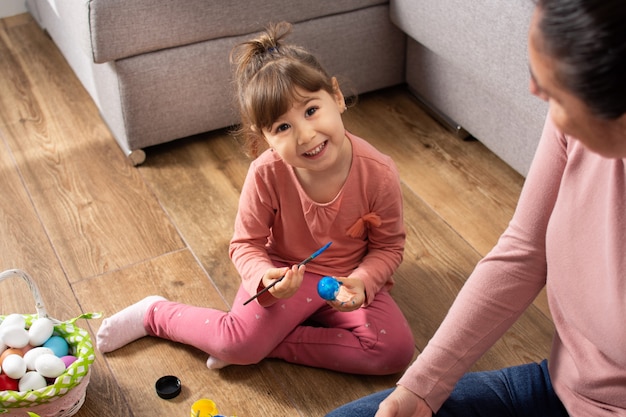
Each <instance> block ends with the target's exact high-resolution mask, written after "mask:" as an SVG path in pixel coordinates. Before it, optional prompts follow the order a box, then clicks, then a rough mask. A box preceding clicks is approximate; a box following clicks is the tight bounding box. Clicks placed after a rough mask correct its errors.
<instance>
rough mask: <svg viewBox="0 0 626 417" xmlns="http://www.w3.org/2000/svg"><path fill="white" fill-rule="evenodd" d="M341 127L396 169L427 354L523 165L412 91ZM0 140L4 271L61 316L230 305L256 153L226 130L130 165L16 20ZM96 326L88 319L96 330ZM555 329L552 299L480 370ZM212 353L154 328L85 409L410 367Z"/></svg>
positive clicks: (62, 68)
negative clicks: (24, 275) (237, 239)
mask: <svg viewBox="0 0 626 417" xmlns="http://www.w3.org/2000/svg"><path fill="white" fill-rule="evenodd" d="M345 123H346V126H347V128H348V129H349V130H351V131H352V132H353V133H355V134H357V135H360V136H362V137H364V138H366V139H368V140H369V141H371V143H373V144H374V145H375V146H377V147H378V148H379V149H380V150H381V151H383V152H384V153H387V154H389V155H390V156H392V157H393V158H394V160H395V161H396V163H397V165H398V167H399V169H400V174H401V179H402V186H403V192H404V198H405V214H406V225H407V230H408V240H407V245H406V252H405V260H404V262H403V264H402V265H401V267H400V268H399V270H398V271H397V273H396V279H397V286H396V287H395V289H394V291H393V295H394V296H395V298H396V300H397V301H398V303H399V304H400V306H401V308H402V310H403V311H404V313H405V314H406V316H407V317H408V319H409V322H410V323H411V325H412V329H413V332H414V335H415V346H416V352H417V351H419V349H421V348H423V347H424V346H425V344H426V343H427V341H428V339H429V338H430V337H431V335H432V334H433V332H434V331H435V330H436V328H437V326H438V324H439V323H440V321H441V320H442V318H443V317H444V315H445V314H446V311H447V309H448V307H449V306H450V304H451V302H452V301H453V299H454V297H455V294H456V293H457V292H458V290H459V288H460V287H461V286H462V285H463V282H464V280H465V279H466V277H467V276H468V275H469V274H470V272H471V271H472V269H473V267H474V265H475V264H476V262H477V261H478V260H479V259H480V258H481V256H483V255H484V254H485V253H486V252H487V251H488V250H489V249H490V248H491V247H492V246H493V245H494V243H495V242H496V241H497V238H498V236H499V234H500V233H501V232H502V231H503V230H504V228H505V227H506V224H507V222H508V220H509V219H510V217H511V214H512V212H513V209H514V206H515V203H516V200H517V197H518V195H519V191H520V187H521V185H522V182H523V178H521V177H520V176H519V175H518V174H516V173H515V172H514V171H513V170H511V169H510V168H509V167H507V166H506V165H505V164H504V163H503V162H502V161H500V160H499V159H498V158H497V157H495V156H494V155H493V154H491V153H490V152H489V151H487V150H486V149H485V148H484V147H483V146H482V145H481V144H480V142H463V141H461V140H458V139H456V138H455V137H453V136H451V135H450V134H449V133H448V132H447V131H446V130H445V129H443V128H442V127H441V126H440V125H438V124H437V123H436V122H434V121H433V120H432V119H430V118H429V117H428V116H427V115H426V114H425V113H424V112H423V111H422V110H421V108H420V107H419V106H418V104H417V102H416V101H415V100H414V98H413V97H412V96H411V95H410V94H408V93H407V92H406V91H405V90H404V89H403V88H393V89H389V90H385V91H380V92H376V93H373V94H366V95H363V96H362V97H360V100H359V102H358V104H357V105H356V106H355V107H353V108H350V109H349V111H348V112H347V114H346V116H345ZM0 148H1V149H0V196H1V197H0V236H1V238H0V270H5V269H9V268H21V269H24V270H26V271H27V272H28V273H29V274H30V275H32V276H33V277H34V278H35V280H36V281H37V283H38V284H39V286H40V289H41V291H42V293H43V297H44V301H45V303H46V306H47V308H48V311H49V312H50V313H51V315H52V316H53V317H56V318H59V319H69V318H72V317H75V316H77V315H79V314H80V313H81V312H98V311H101V312H104V314H105V315H107V314H111V313H113V312H115V311H117V310H119V309H121V308H123V307H125V306H126V305H128V304H130V303H133V302H135V301H137V300H139V299H141V298H143V297H144V296H146V295H149V294H161V295H163V296H165V297H167V298H169V299H172V300H178V301H182V302H186V303H192V304H197V305H203V306H212V307H216V308H221V309H228V308H229V306H230V303H231V300H233V298H234V295H235V292H236V290H237V287H238V285H239V278H238V276H237V273H236V271H235V270H234V268H233V266H232V265H231V263H230V260H229V259H228V252H227V251H228V242H229V239H230V237H231V231H232V226H233V220H234V216H235V211H236V208H237V202H238V197H239V192H240V188H241V185H242V183H243V179H244V175H245V173H246V169H247V166H248V163H249V161H248V160H246V159H245V157H243V155H242V154H241V152H240V150H239V148H238V147H237V145H236V143H235V141H234V140H233V139H232V137H231V136H229V134H228V132H225V131H222V132H212V133H207V134H204V135H199V136H196V137H192V138H188V139H184V140H179V141H176V142H174V143H170V144H167V145H163V146H158V147H155V148H151V149H148V150H147V161H146V163H145V164H144V165H142V166H140V167H138V168H135V167H132V166H131V165H130V164H129V163H128V162H127V160H126V158H125V157H124V155H123V154H122V152H121V151H120V150H119V148H118V147H117V145H116V143H115V141H114V139H113V138H112V136H111V133H110V132H109V131H108V130H107V127H106V125H105V124H104V123H103V122H102V120H101V119H100V117H99V114H98V111H97V109H96V107H95V106H94V104H93V103H92V101H91V100H90V98H89V96H88V95H87V93H86V92H85V90H84V89H83V88H82V86H81V85H80V83H79V81H78V80H77V78H76V77H75V76H74V74H73V73H72V71H71V70H70V68H69V67H68V65H67V64H66V62H65V61H64V59H63V57H62V56H61V54H60V53H59V52H58V50H57V49H56V47H55V46H54V44H53V43H52V42H51V40H50V39H49V38H47V37H46V36H45V35H44V34H43V33H42V32H41V30H39V28H38V27H37V25H36V24H35V23H34V22H33V21H32V20H31V19H30V17H29V16H28V15H19V16H16V17H12V18H5V19H3V20H0ZM0 285H2V291H1V293H0V294H1V295H0V313H1V314H8V313H14V312H19V313H34V312H35V311H34V302H33V301H32V298H31V296H30V294H29V293H28V291H27V290H26V287H25V285H24V284H22V283H21V282H16V283H14V282H10V281H5V282H2V283H0ZM100 322H101V320H90V321H84V320H81V321H79V322H78V323H79V324H80V326H81V327H84V328H87V329H89V330H90V332H91V333H92V335H93V334H94V332H95V331H96V330H97V329H98V327H99V325H100ZM551 336H552V325H551V322H550V319H549V316H548V312H547V308H546V305H545V298H540V299H539V301H537V302H536V303H535V305H533V306H532V307H531V308H530V309H529V310H528V312H527V313H526V314H525V315H524V316H523V317H522V318H521V319H520V320H519V322H518V323H517V324H516V325H515V326H514V327H513V328H512V329H511V330H510V331H509V332H508V333H507V334H506V336H505V337H504V338H503V339H502V340H501V341H500V342H498V343H497V344H496V345H495V346H494V347H493V348H492V349H491V350H490V351H489V352H488V353H487V354H486V355H485V356H484V357H483V358H482V359H481V360H480V361H479V362H478V363H477V364H476V365H475V369H489V368H495V367H501V366H506V365H512V364H517V363H522V362H527V361H532V360H539V359H542V358H543V357H545V356H546V355H547V352H548V349H549V345H550V341H551ZM205 360H206V355H205V354H203V353H202V352H199V351H196V350H194V349H192V348H186V347H183V346H180V345H177V344H174V343H170V342H167V341H162V340H157V339H152V338H145V339H142V340H141V341H138V342H136V343H133V344H131V345H129V346H127V347H125V348H123V349H120V350H118V351H116V352H115V353H113V354H108V355H100V354H98V356H97V359H96V361H95V363H94V366H93V368H92V369H93V373H92V379H91V383H90V385H89V388H88V391H87V399H86V402H85V404H84V406H83V407H82V409H81V410H80V411H79V413H78V414H77V416H79V417H86V416H94V417H95V416H97V417H108V416H116V417H117V416H136V417H153V416H185V415H189V414H188V413H189V408H190V405H191V404H192V403H193V402H194V401H195V400H196V399H199V398H202V397H207V398H211V399H213V400H214V401H215V402H216V403H217V404H218V406H219V408H220V411H221V412H222V413H223V414H228V415H231V414H233V415H234V414H237V415H238V416H239V417H246V416H260V415H262V416H307V417H309V416H323V415H324V413H325V412H326V411H328V410H330V409H332V408H334V407H335V406H338V405H340V404H342V403H344V402H347V401H349V400H352V399H355V398H357V397H359V396H362V395H365V394H368V393H370V392H373V391H375V390H379V389H382V388H387V387H390V386H393V384H394V383H395V381H396V380H397V378H398V377H399V375H392V376H388V377H364V376H355V375H344V374H340V373H334V372H329V371H325V370H320V369H312V368H307V367H302V366H297V365H292V364H288V363H285V362H282V361H278V360H264V361H262V362H261V363H259V364H258V365H254V366H246V367H238V366H232V367H228V368H225V369H223V370H220V371H211V370H208V369H206V368H205V365H204V363H205ZM166 374H175V375H177V376H179V377H180V379H181V381H182V384H183V391H182V394H181V395H180V396H179V397H177V398H176V399H173V400H169V401H168V400H162V399H160V398H158V397H157V396H156V394H155V392H154V382H155V381H156V380H157V378H158V377H160V376H162V375H166Z"/></svg>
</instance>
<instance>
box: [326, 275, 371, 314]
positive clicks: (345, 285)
mask: <svg viewBox="0 0 626 417" xmlns="http://www.w3.org/2000/svg"><path fill="white" fill-rule="evenodd" d="M336 279H337V280H338V281H341V287H339V293H338V294H337V297H336V298H335V299H334V300H332V301H328V304H330V305H331V306H332V307H333V308H334V309H335V310H338V311H343V312H347V311H353V310H356V309H357V308H360V307H361V306H362V305H363V303H365V284H363V281H361V280H360V279H358V278H348V277H344V278H339V277H338V278H336Z"/></svg>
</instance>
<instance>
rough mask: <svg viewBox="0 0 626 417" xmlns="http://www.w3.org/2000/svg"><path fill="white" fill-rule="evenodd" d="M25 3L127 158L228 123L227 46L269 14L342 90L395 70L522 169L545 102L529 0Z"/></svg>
mask: <svg viewBox="0 0 626 417" xmlns="http://www.w3.org/2000/svg"><path fill="white" fill-rule="evenodd" d="M26 3H27V7H28V10H29V11H30V13H31V14H32V15H33V16H34V18H35V20H36V21H37V22H38V23H39V25H40V26H41V27H42V28H43V29H45V30H46V31H47V32H48V33H49V34H50V36H51V38H52V39H53V40H54V42H55V43H56V44H57V46H58V47H59V49H60V50H61V52H62V53H63V55H64V56H65V58H66V59H67V61H68V63H69V64H70V66H71V67H72V69H73V70H74V72H75V73H76V75H77V76H78V78H79V79H80V81H81V82H82V84H83V85H84V86H85V88H86V90H87V91H88V92H89V94H90V95H91V97H92V98H93V100H94V102H95V103H96V105H97V106H98V108H99V110H100V113H101V115H102V118H103V119H104V121H105V122H106V123H107V124H108V126H109V128H110V130H111V132H112V133H113V136H114V137H115V138H116V140H117V142H118V143H119V145H120V147H121V149H122V150H123V151H124V152H125V153H126V155H128V157H129V159H130V160H131V162H132V163H133V164H135V165H136V164H140V163H142V162H143V161H144V159H145V152H144V151H143V150H144V149H145V148H147V147H149V146H152V145H156V144H160V143H164V142H169V141H172V140H175V139H178V138H183V137H186V136H190V135H194V134H198V133H202V132H206V131H210V130H214V129H219V128H224V127H227V126H230V125H232V124H234V123H236V122H237V117H236V114H235V112H234V106H233V105H232V90H231V85H230V69H229V64H228V54H229V51H230V49H231V48H232V46H233V45H235V44H236V43H238V42H241V41H242V40H246V39H248V38H250V36H251V34H253V33H255V32H257V31H259V30H261V29H262V28H263V27H264V26H265V25H266V24H267V23H268V22H271V21H279V20H287V21H290V22H292V23H294V33H293V35H292V37H291V39H292V40H293V41H294V42H296V43H299V44H302V45H303V46H305V47H307V48H309V49H310V50H311V51H312V52H314V53H315V54H316V55H317V56H319V57H320V59H321V61H322V63H323V64H324V65H325V66H326V67H327V69H328V70H329V71H330V72H331V73H333V74H337V75H339V77H340V81H341V82H342V86H343V87H344V88H347V89H348V90H347V91H346V92H354V93H357V94H362V93H365V92H368V91H373V90H377V89H381V88H384V87H389V86H393V85H397V84H402V83H405V82H406V83H407V84H408V86H409V87H410V88H411V90H412V91H414V92H415V93H416V94H417V95H419V96H420V98H422V99H423V101H424V102H425V103H427V104H429V105H431V106H432V108H433V109H435V111H436V112H437V114H439V115H440V116H442V118H443V119H444V120H447V121H450V122H451V123H452V124H453V125H457V124H458V125H461V126H463V127H464V128H465V129H466V130H468V131H469V132H470V133H472V134H473V135H474V136H475V137H477V138H478V139H480V140H481V141H482V142H483V143H485V144H486V145H487V146H488V147H490V148H491V149H492V150H494V151H495V152H496V153H497V154H498V155H500V156H501V157H502V158H503V159H504V160H505V161H506V162H508V163H509V164H511V165H512V166H513V167H514V168H515V169H517V170H518V171H519V172H521V173H523V174H524V173H525V172H526V170H527V167H528V164H529V163H530V158H531V156H532V150H533V149H534V146H535V143H536V140H537V139H538V133H539V132H540V129H541V123H542V119H543V115H544V114H545V108H543V107H542V106H541V105H538V100H531V98H530V97H529V94H528V93H527V92H526V89H525V85H526V82H527V81H526V79H527V78H528V77H527V71H526V62H525V32H526V25H527V21H528V18H529V16H530V10H531V7H532V4H531V3H532V1H531V0H510V1H507V2H495V1H486V0H477V1H474V2H464V1H459V0H391V2H389V1H388V0H337V1H332V2H331V1H328V2H311V1H303V0H292V1H288V2H287V1H285V0H263V1H259V2H250V1H246V0H230V1H226V0H222V1H217V0H214V1H209V0H185V1H184V2H175V1H169V0H133V1H129V0H63V1H56V0H26ZM501 3H502V4H501ZM407 35H408V36H407ZM346 83H348V84H346ZM539 104H540V103H539Z"/></svg>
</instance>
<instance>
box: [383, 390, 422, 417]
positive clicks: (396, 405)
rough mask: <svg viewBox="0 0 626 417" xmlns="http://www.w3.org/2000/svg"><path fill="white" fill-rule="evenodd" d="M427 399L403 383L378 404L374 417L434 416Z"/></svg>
mask: <svg viewBox="0 0 626 417" xmlns="http://www.w3.org/2000/svg"><path fill="white" fill-rule="evenodd" d="M432 415H433V411H432V410H431V409H430V407H429V406H428V404H426V401H424V400H423V399H422V398H420V397H418V396H417V395H415V394H414V393H412V392H411V391H409V390H408V389H406V388H404V387H403V386H401V385H398V387H397V388H396V389H395V390H393V392H392V393H391V394H390V395H389V396H388V397H387V398H385V400H384V401H383V402H381V403H380V405H379V406H378V412H377V413H376V416H374V417H432Z"/></svg>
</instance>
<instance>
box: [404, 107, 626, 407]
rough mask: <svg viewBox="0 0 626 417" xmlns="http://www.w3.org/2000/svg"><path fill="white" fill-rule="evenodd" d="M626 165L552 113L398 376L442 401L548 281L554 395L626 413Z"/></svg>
mask: <svg viewBox="0 0 626 417" xmlns="http://www.w3.org/2000/svg"><path fill="white" fill-rule="evenodd" d="M624 140H626V138H624ZM624 165H625V160H623V159H607V158H604V157H602V156H599V155H597V154H595V153H592V152H591V151H589V150H588V149H587V148H585V147H584V146H583V145H582V144H581V143H580V142H579V141H577V140H575V139H573V138H570V137H568V136H565V135H563V134H562V133H560V132H559V131H558V130H557V129H556V127H555V126H554V124H553V123H552V121H551V119H550V117H548V119H547V121H546V125H545V127H544V132H543V135H542V138H541V141H540V144H539V148H538V151H537V153H536V156H535V159H534V161H533V164H532V167H531V170H530V173H529V175H528V177H527V179H526V183H525V185H524V188H523V190H522V194H521V196H520V200H519V204H518V207H517V209H516V211H515V214H514V216H513V219H512V221H511V222H510V224H509V226H508V228H507V229H506V231H505V232H504V234H503V235H502V236H501V237H500V240H499V241H498V243H497V245H496V246H495V247H494V248H493V250H492V251H491V252H490V253H489V254H488V255H487V256H486V257H485V258H484V259H483V260H482V261H481V262H480V263H479V264H478V265H477V267H476V269H475V270H474V272H473V273H472V275H471V276H470V278H469V279H468V281H467V283H466V284H465V286H464V287H463V289H462V290H461V292H460V293H459V295H458V298H457V300H456V301H455V302H454V304H453V306H452V307H451V309H450V311H449V312H448V315H447V317H446V319H445V320H444V322H443V323H442V325H441V327H440V328H439V330H438V331H437V332H436V334H435V335H434V336H433V338H432V339H431V341H430V342H429V344H428V346H427V347H426V348H425V349H424V351H423V353H422V354H421V355H420V356H419V357H418V358H417V360H416V361H415V362H414V363H413V365H411V367H410V368H409V369H408V370H407V372H406V373H405V374H404V376H403V377H402V378H401V379H400V381H399V384H400V385H402V386H404V387H406V388H408V389H410V390H411V391H413V392H415V393H416V394H417V395H419V396H421V397H422V398H424V399H425V400H426V401H427V403H428V404H429V405H430V406H431V408H433V409H434V410H437V409H439V407H440V406H441V404H442V403H443V402H444V400H445V399H446V398H447V396H448V395H449V393H450V392H451V390H452V389H453V387H454V384H455V383H456V382H457V381H458V379H459V378H460V377H461V376H462V375H463V374H464V373H465V372H467V371H468V370H469V368H470V367H471V366H472V364H473V363H474V362H475V361H476V360H477V359H478V358H479V357H480V356H481V355H482V354H483V353H485V352H486V351H487V350H488V349H489V348H490V347H491V346H492V344H493V343H495V342H496V341H497V339H499V338H500V337H501V336H502V335H503V334H504V332H505V331H506V330H507V329H508V328H509V327H510V326H511V325H512V324H513V323H514V322H515V320H516V319H517V318H518V317H519V316H520V315H521V314H522V312H523V311H524V310H525V309H526V308H527V307H528V306H529V305H530V304H531V303H532V301H533V299H534V298H535V297H536V296H537V294H538V293H539V291H540V290H541V289H542V287H543V286H544V285H546V286H547V294H548V301H549V305H550V311H551V314H552V319H553V321H554V324H555V328H556V334H555V337H554V341H553V346H552V351H551V355H550V358H549V361H548V365H549V370H550V376H551V379H552V383H553V385H554V388H555V391H556V393H557V395H558V396H559V398H560V399H561V401H562V402H563V404H564V405H565V407H566V408H567V410H568V412H569V414H570V415H571V416H590V415H594V416H609V415H611V416H613V415H616V414H617V415H622V416H623V415H626V169H625V166H624ZM614 413H616V414H614Z"/></svg>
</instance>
